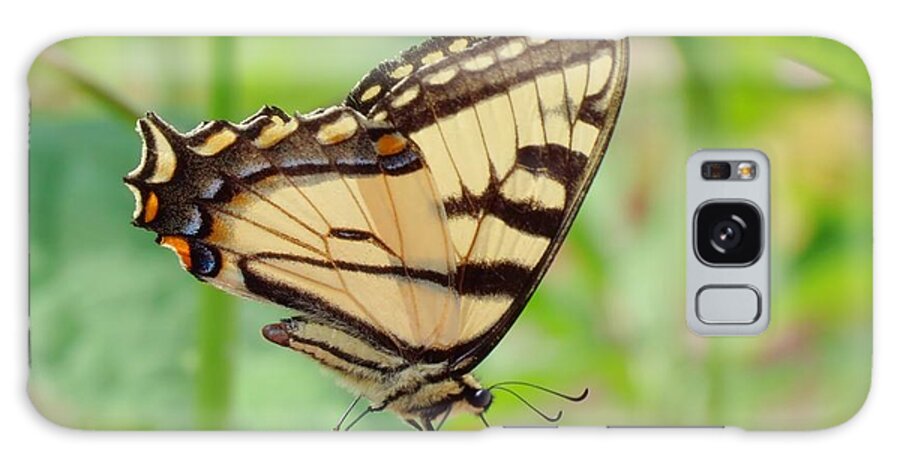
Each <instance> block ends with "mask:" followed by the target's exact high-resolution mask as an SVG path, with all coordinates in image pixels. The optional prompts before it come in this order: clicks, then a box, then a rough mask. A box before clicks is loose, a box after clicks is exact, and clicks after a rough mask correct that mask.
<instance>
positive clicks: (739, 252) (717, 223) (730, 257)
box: [694, 202, 762, 266]
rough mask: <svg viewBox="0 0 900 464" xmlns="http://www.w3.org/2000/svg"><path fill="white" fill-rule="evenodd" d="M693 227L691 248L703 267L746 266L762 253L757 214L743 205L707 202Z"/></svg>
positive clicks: (741, 203) (746, 205)
mask: <svg viewBox="0 0 900 464" xmlns="http://www.w3.org/2000/svg"><path fill="white" fill-rule="evenodd" d="M695 222H696V223H695V224H694V235H695V239H694V246H695V250H696V252H697V255H698V256H699V257H700V259H701V260H702V261H703V262H705V263H706V264H709V265H712V266H715V265H739V266H741V265H742V266H747V265H750V264H752V263H753V262H755V261H756V259H757V258H758V257H759V254H760V252H761V250H762V219H761V216H760V213H759V210H758V209H757V208H756V207H755V206H753V205H752V204H750V203H746V202H710V203H706V204H704V205H702V206H701V207H700V208H699V209H698V210H697V214H696V220H695Z"/></svg>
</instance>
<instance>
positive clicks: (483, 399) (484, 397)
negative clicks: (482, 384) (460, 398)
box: [466, 388, 494, 409]
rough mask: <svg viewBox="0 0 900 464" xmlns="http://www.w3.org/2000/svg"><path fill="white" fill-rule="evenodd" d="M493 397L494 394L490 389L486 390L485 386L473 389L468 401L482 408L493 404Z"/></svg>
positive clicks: (467, 398)
mask: <svg viewBox="0 0 900 464" xmlns="http://www.w3.org/2000/svg"><path fill="white" fill-rule="evenodd" d="M493 399H494V395H492V394H491V392H490V391H489V390H486V389H484V388H479V389H478V390H472V391H471V392H469V395H468V396H467V397H466V401H468V402H469V404H471V405H472V406H475V407H476V408H480V409H487V408H488V406H490V405H491V401H493Z"/></svg>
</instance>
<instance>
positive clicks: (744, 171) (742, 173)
mask: <svg viewBox="0 0 900 464" xmlns="http://www.w3.org/2000/svg"><path fill="white" fill-rule="evenodd" d="M737 174H738V177H739V178H740V179H741V180H752V179H753V178H755V177H756V163H751V162H747V161H745V162H741V163H738V165H737Z"/></svg>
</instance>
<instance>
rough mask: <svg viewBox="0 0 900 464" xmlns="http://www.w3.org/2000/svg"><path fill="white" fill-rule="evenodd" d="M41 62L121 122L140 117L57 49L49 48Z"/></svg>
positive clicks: (129, 104) (125, 102)
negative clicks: (108, 110)
mask: <svg viewBox="0 0 900 464" xmlns="http://www.w3.org/2000/svg"><path fill="white" fill-rule="evenodd" d="M41 61H42V62H43V63H47V64H49V65H51V66H52V67H54V68H56V70H57V71H58V72H59V73H60V74H62V75H64V76H66V77H67V78H68V79H69V80H71V81H72V82H73V83H75V85H77V86H78V87H79V88H80V89H81V90H82V91H83V92H84V93H86V94H88V95H90V96H92V97H94V98H95V99H96V100H97V101H99V102H101V103H103V104H104V105H106V106H107V107H108V108H109V109H111V110H112V111H113V112H115V113H116V114H117V115H118V116H120V117H121V118H122V119H123V120H125V121H128V122H129V123H131V124H134V122H135V121H136V120H137V119H138V118H139V117H140V112H139V111H138V110H137V109H135V107H134V105H132V104H131V103H130V102H128V101H127V100H126V99H125V98H124V97H123V96H121V95H119V94H117V93H116V92H115V91H114V90H113V89H112V88H110V87H109V86H107V85H105V84H103V83H102V82H100V81H99V80H98V79H95V78H94V77H92V76H91V75H90V74H89V73H88V72H87V71H85V70H84V69H82V68H80V67H78V66H77V65H76V64H75V62H74V61H72V60H71V59H69V56H68V55H66V53H65V52H63V51H62V50H61V49H60V48H59V47H51V48H49V49H47V50H46V51H44V53H42V54H41Z"/></svg>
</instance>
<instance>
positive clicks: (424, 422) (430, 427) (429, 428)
mask: <svg viewBox="0 0 900 464" xmlns="http://www.w3.org/2000/svg"><path fill="white" fill-rule="evenodd" d="M422 426H423V427H424V428H425V430H427V431H429V432H434V425H432V423H431V419H429V418H427V417H423V418H422Z"/></svg>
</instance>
